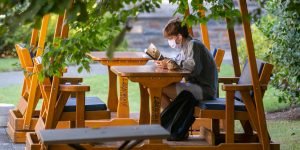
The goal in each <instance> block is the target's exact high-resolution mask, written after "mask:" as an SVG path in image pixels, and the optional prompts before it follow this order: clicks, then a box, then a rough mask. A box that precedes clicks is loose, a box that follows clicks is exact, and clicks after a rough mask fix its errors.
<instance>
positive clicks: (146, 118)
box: [111, 65, 190, 124]
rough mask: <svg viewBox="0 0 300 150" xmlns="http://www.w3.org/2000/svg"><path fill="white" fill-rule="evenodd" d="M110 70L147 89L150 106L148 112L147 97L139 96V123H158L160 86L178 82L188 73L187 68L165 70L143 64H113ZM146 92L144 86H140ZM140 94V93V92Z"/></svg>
mask: <svg viewBox="0 0 300 150" xmlns="http://www.w3.org/2000/svg"><path fill="white" fill-rule="evenodd" d="M111 70H112V71H113V72H114V73H115V74H116V75H118V76H119V77H123V78H124V77H126V78H128V79H129V80H131V81H133V82H138V83H139V84H141V85H142V86H140V87H143V86H144V87H146V88H148V89H149V94H150V106H151V110H150V112H149V97H147V96H144V97H141V107H140V109H141V110H140V124H141V123H142V124H143V123H150V124H159V123H160V110H161V106H160V105H161V92H162V88H163V87H166V86H167V85H169V84H171V83H175V82H180V81H181V80H182V78H183V77H184V76H187V75H189V74H190V71H187V70H173V71H171V70H167V69H161V68H157V67H156V66H154V65H145V66H135V67H133V66H114V67H112V68H111ZM141 90H144V91H145V92H146V93H147V91H146V90H145V88H142V89H141ZM141 96H142V94H141Z"/></svg>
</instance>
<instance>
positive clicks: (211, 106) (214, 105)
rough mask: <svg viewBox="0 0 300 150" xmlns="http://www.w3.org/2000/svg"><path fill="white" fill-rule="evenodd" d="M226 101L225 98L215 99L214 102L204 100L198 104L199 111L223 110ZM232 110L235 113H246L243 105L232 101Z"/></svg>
mask: <svg viewBox="0 0 300 150" xmlns="http://www.w3.org/2000/svg"><path fill="white" fill-rule="evenodd" d="M225 106H226V101H225V98H217V99H215V100H205V101H200V102H199V107H200V108H201V109H208V110H225ZM234 110H235V111H246V107H245V104H244V103H242V102H240V101H238V100H234Z"/></svg>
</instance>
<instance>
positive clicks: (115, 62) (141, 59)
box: [88, 52, 150, 118]
mask: <svg viewBox="0 0 300 150" xmlns="http://www.w3.org/2000/svg"><path fill="white" fill-rule="evenodd" d="M88 55H89V56H90V57H91V58H92V59H93V60H94V61H97V62H99V63H101V64H103V65H106V66H107V68H108V74H109V91H108V97H107V105H108V108H109V109H110V111H112V112H117V117H118V118H129V106H128V100H127V97H128V96H127V87H128V85H127V84H128V79H127V78H120V79H119V80H120V85H122V86H120V87H121V89H120V100H118V94H117V75H116V74H114V73H113V72H112V71H111V67H112V66H136V65H145V64H146V63H147V62H148V60H150V58H149V57H148V56H146V55H145V53H144V52H114V54H113V57H112V58H111V59H110V58H108V57H107V55H106V52H91V53H89V54H88ZM118 102H120V103H118Z"/></svg>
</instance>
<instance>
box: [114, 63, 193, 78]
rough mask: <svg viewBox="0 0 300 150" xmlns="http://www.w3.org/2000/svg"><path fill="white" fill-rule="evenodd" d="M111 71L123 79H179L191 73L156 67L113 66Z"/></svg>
mask: <svg viewBox="0 0 300 150" xmlns="http://www.w3.org/2000/svg"><path fill="white" fill-rule="evenodd" d="M111 70H112V72H114V73H115V74H117V75H118V76H122V77H146V76H147V77H178V76H187V75H189V74H190V73H191V72H190V71H187V70H168V69H162V68H158V67H156V66H155V65H145V66H113V67H112V68H111Z"/></svg>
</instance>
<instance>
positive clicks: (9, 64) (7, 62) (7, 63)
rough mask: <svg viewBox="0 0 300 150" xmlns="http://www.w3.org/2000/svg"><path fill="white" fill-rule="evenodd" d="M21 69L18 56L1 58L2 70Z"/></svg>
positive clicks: (0, 70) (0, 69)
mask: <svg viewBox="0 0 300 150" xmlns="http://www.w3.org/2000/svg"><path fill="white" fill-rule="evenodd" d="M15 70H21V69H20V66H19V59H18V58H0V72H5V71H15Z"/></svg>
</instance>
